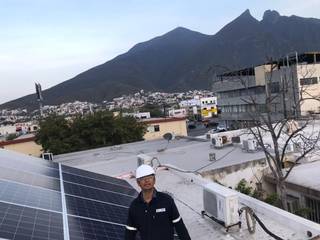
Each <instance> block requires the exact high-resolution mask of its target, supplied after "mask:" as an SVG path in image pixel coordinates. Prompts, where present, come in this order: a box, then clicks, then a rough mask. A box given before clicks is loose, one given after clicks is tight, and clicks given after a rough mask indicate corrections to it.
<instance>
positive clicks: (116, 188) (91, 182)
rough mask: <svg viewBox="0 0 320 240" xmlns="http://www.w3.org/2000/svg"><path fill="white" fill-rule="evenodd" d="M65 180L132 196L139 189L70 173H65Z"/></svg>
mask: <svg viewBox="0 0 320 240" xmlns="http://www.w3.org/2000/svg"><path fill="white" fill-rule="evenodd" d="M63 181H67V182H71V183H76V184H80V185H85V186H89V187H94V188H99V189H101V190H107V191H112V192H117V193H123V194H126V195H130V196H136V195H137V191H136V190H135V189H133V188H132V187H129V186H123V185H117V184H113V183H109V182H103V181H100V180H95V179H92V178H88V177H84V176H78V175H73V174H70V173H63Z"/></svg>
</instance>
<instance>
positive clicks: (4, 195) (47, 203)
mask: <svg viewBox="0 0 320 240" xmlns="http://www.w3.org/2000/svg"><path fill="white" fill-rule="evenodd" d="M0 201H5V202H9V203H16V204H21V205H26V206H29V207H36V208H43V209H48V210H54V211H58V212H61V211H62V207H61V193H60V192H56V191H51V190H46V189H41V188H37V187H32V186H28V185H22V184H19V183H14V182H8V181H4V180H0Z"/></svg>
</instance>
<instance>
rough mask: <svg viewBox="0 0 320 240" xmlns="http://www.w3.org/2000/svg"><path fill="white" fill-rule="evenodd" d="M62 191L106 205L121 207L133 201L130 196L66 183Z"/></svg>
mask: <svg viewBox="0 0 320 240" xmlns="http://www.w3.org/2000/svg"><path fill="white" fill-rule="evenodd" d="M64 191H65V193H66V194H71V195H74V196H81V197H85V198H89V199H95V200H99V201H102V202H107V203H114V204H118V205H122V206H129V205H130V203H131V202H132V200H133V199H134V198H133V197H131V196H127V195H121V194H118V193H113V192H107V191H105V190H98V189H94V188H91V187H85V186H80V185H77V184H71V183H67V182H64Z"/></svg>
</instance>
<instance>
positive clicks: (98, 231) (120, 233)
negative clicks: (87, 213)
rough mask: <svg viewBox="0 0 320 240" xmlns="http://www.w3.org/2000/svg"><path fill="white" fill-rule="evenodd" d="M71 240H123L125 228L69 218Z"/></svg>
mask: <svg viewBox="0 0 320 240" xmlns="http://www.w3.org/2000/svg"><path fill="white" fill-rule="evenodd" d="M68 223H69V233H70V239H71V240H98V239H99V240H102V239H104V240H123V239H124V232H125V227H124V226H119V225H115V224H109V223H104V222H99V221H93V220H89V219H83V218H78V217H71V216H69V217H68Z"/></svg>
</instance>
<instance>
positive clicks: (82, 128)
mask: <svg viewBox="0 0 320 240" xmlns="http://www.w3.org/2000/svg"><path fill="white" fill-rule="evenodd" d="M145 129H146V127H145V125H144V124H142V123H139V122H137V121H136V119H134V118H133V117H120V116H119V117H113V116H112V113H110V112H97V113H95V114H93V115H87V116H77V117H75V118H73V119H72V120H70V121H68V120H66V119H65V118H64V117H63V116H57V115H51V116H49V117H47V118H45V119H43V120H42V121H41V122H40V129H39V131H38V132H37V134H36V139H37V142H38V143H40V144H41V145H42V147H43V150H44V151H46V152H52V153H53V154H61V153H68V152H74V151H81V150H86V149H91V148H97V147H103V146H111V145H116V144H122V143H129V142H135V141H139V140H143V135H144V133H145Z"/></svg>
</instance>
